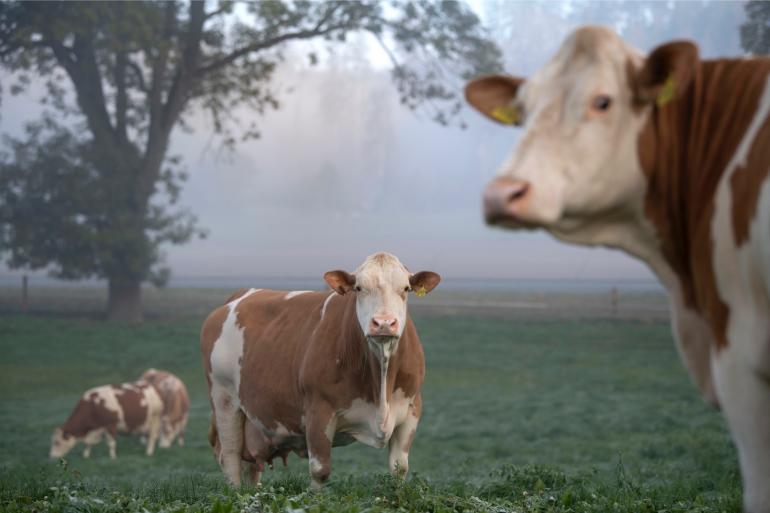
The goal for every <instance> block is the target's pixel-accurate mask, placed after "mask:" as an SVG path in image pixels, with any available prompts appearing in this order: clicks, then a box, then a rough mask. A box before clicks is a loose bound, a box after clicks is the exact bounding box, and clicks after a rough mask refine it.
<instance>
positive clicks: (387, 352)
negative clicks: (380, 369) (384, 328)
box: [366, 335, 401, 362]
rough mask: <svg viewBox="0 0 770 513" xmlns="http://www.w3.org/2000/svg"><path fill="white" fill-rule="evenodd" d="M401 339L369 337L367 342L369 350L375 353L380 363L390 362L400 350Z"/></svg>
mask: <svg viewBox="0 0 770 513" xmlns="http://www.w3.org/2000/svg"><path fill="white" fill-rule="evenodd" d="M400 339H401V337H373V336H370V335H367V337H366V342H367V344H368V345H369V350H370V351H371V352H372V353H374V355H375V356H376V357H377V359H378V360H379V361H380V362H388V361H389V360H390V358H391V357H392V356H393V355H394V354H395V352H396V349H398V341H399V340H400Z"/></svg>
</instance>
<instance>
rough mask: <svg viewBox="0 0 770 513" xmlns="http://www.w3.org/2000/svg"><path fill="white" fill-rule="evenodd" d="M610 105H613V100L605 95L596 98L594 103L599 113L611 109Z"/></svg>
mask: <svg viewBox="0 0 770 513" xmlns="http://www.w3.org/2000/svg"><path fill="white" fill-rule="evenodd" d="M610 105H612V98H610V97H609V96H607V95H604V94H600V95H599V96H597V97H596V98H594V101H593V104H592V106H593V108H594V110H598V111H606V110H608V109H609V108H610Z"/></svg>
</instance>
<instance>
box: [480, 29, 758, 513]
mask: <svg viewBox="0 0 770 513" xmlns="http://www.w3.org/2000/svg"><path fill="white" fill-rule="evenodd" d="M769 77H770V60H768V59H766V58H742V59H716V60H701V59H700V58H699V52H698V47H697V46H696V45H695V44H694V43H692V42H689V41H673V42H669V43H666V44H663V45H661V46H658V47H657V48H655V49H653V50H652V51H651V52H650V53H649V54H647V55H645V54H643V53H642V52H640V51H638V50H636V49H634V48H633V47H631V46H630V45H628V44H627V43H625V42H624V41H623V40H622V39H621V38H620V37H619V36H618V35H617V34H616V33H615V32H613V31H612V30H609V29H607V28H603V27H594V26H590V27H583V28H580V29H578V30H576V31H575V32H574V33H572V34H571V35H570V36H569V37H568V38H567V39H566V41H565V42H564V43H563V44H562V46H561V47H560V49H559V50H558V52H557V53H556V55H555V56H554V57H553V58H552V59H551V60H550V61H549V62H548V63H547V64H546V65H545V66H544V67H543V68H541V69H540V70H539V71H537V72H536V73H535V74H534V75H533V76H532V77H530V78H528V79H526V80H525V79H522V78H518V77H513V76H508V75H491V76H483V77H479V78H477V79H474V80H472V81H471V82H469V83H468V84H467V86H466V88H465V95H466V98H467V100H468V102H469V103H470V104H471V105H472V106H473V107H475V108H476V109H477V110H478V111H480V112H481V113H482V114H484V115H485V116H487V117H489V118H491V119H492V120H495V121H497V122H499V123H501V124H505V125H515V126H520V127H522V128H523V129H524V131H523V134H522V136H521V139H520V140H519V142H518V144H517V146H516V147H515V149H514V150H513V152H512V153H511V154H510V156H509V157H508V158H507V160H505V162H504V163H503V164H502V166H501V167H500V169H499V172H498V176H497V177H496V178H494V179H493V180H492V181H491V182H490V183H489V184H488V185H487V187H486V189H485V190H484V193H483V205H484V213H485V218H486V222H487V223H488V224H490V225H493V226H497V227H501V228H507V229H534V228H544V229H545V230H547V231H548V232H550V233H551V234H553V235H554V236H555V237H556V238H558V239H561V240H564V241H567V242H572V243H578V244H585V245H603V246H608V247H614V248H619V249H621V250H624V251H625V252H627V253H629V254H630V255H632V256H634V257H636V258H638V259H640V260H642V261H643V262H646V264H647V265H648V266H649V267H650V268H651V269H652V271H653V272H654V273H655V274H656V275H657V277H658V278H659V279H660V281H661V283H662V284H663V285H664V287H665V288H666V289H667V292H668V295H669V299H670V305H671V312H672V328H673V331H674V334H675V339H676V342H677V347H678V350H679V353H680V355H681V357H682V359H683V361H684V363H685V366H686V368H687V370H688V371H689V373H690V375H691V377H692V379H693V381H694V382H695V384H696V385H697V387H698V388H699V389H700V391H701V392H702V394H703V396H704V397H705V398H706V399H707V400H708V401H710V402H711V403H713V404H715V405H719V406H720V407H721V408H722V410H723V411H724V414H725V416H726V418H727V422H728V425H729V429H730V432H731V435H732V438H733V440H734V441H735V444H736V446H737V449H738V456H739V461H740V469H741V474H742V478H743V490H744V494H743V495H744V507H745V509H746V510H747V511H750V512H757V513H758V512H768V511H770V179H768V171H769V170H770V81H769Z"/></svg>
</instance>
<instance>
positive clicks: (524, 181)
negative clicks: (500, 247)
mask: <svg viewBox="0 0 770 513" xmlns="http://www.w3.org/2000/svg"><path fill="white" fill-rule="evenodd" d="M642 60H643V58H642V56H641V54H640V53H639V52H637V51H636V50H635V49H633V48H632V47H630V46H628V45H627V44H626V43H624V42H623V40H622V39H620V37H618V36H617V34H615V33H614V32H612V31H611V30H608V29H605V28H601V27H586V28H583V29H580V30H578V31H576V32H575V33H573V34H572V35H571V36H570V37H569V38H568V39H567V40H566V41H565V42H564V44H563V45H562V47H561V48H560V50H559V51H558V53H557V54H556V55H555V56H554V57H553V59H552V60H551V61H550V62H549V63H548V64H547V65H546V66H545V67H544V68H542V69H541V70H540V71H538V72H537V73H535V74H534V75H533V76H532V77H530V78H528V79H527V80H526V81H522V80H519V79H511V80H510V82H509V85H508V86H507V90H506V88H505V87H501V85H500V78H499V77H484V78H480V79H477V80H475V81H473V82H471V83H470V84H469V85H468V87H467V88H466V96H467V98H468V100H469V102H470V103H471V104H473V105H474V106H475V107H476V108H478V109H479V110H480V111H482V112H483V113H485V114H487V115H489V116H490V117H492V118H496V119H498V120H499V121H500V120H502V121H506V119H505V118H504V117H503V118H501V117H500V112H501V111H500V110H499V109H501V108H502V109H508V108H510V109H513V112H515V119H510V120H508V121H516V123H517V124H519V125H521V126H522V127H523V128H524V130H525V131H524V134H523V135H522V138H521V141H520V142H519V144H518V146H517V147H516V148H515V149H514V150H513V152H512V154H511V155H510V157H509V158H508V159H507V160H506V161H505V162H504V163H503V165H502V166H501V168H500V169H499V171H498V178H497V179H496V180H495V181H493V182H492V183H491V184H490V186H489V187H488V188H487V191H486V193H485V213H486V217H487V221H488V222H489V223H491V224H499V225H502V226H507V227H546V228H548V229H550V230H552V231H554V232H555V233H556V235H561V234H565V235H566V234H571V233H573V232H575V231H576V230H580V229H581V228H583V227H584V225H585V223H586V222H587V221H588V220H590V219H596V218H598V217H599V216H598V215H599V214H613V213H615V212H616V211H617V210H619V209H625V208H629V207H631V208H640V205H641V203H642V201H643V196H644V192H645V182H644V176H643V173H642V171H641V167H640V165H639V162H638V156H637V150H636V145H637V138H638V135H639V132H640V131H641V129H642V126H643V123H644V120H645V113H644V112H641V111H640V110H639V109H638V108H635V104H634V101H635V97H634V90H633V87H632V84H631V83H630V80H631V78H630V77H631V75H632V74H631V71H632V70H635V69H637V68H638V67H640V66H641V63H642ZM492 80H495V82H494V86H495V87H496V90H495V95H496V100H491V99H490V98H489V95H490V88H491V86H492V82H491V81H492ZM495 102H497V103H502V104H503V105H502V106H500V105H498V106H496V107H495V106H494V105H495ZM636 107H638V105H636ZM502 112H505V110H503V111H502ZM584 242H592V241H590V240H587V241H584Z"/></svg>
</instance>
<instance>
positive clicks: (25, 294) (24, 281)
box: [21, 274, 29, 312]
mask: <svg viewBox="0 0 770 513" xmlns="http://www.w3.org/2000/svg"><path fill="white" fill-rule="evenodd" d="M28 309H29V279H28V278H27V275H26V274H24V275H22V277H21V311H22V312H26V311H27V310H28Z"/></svg>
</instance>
